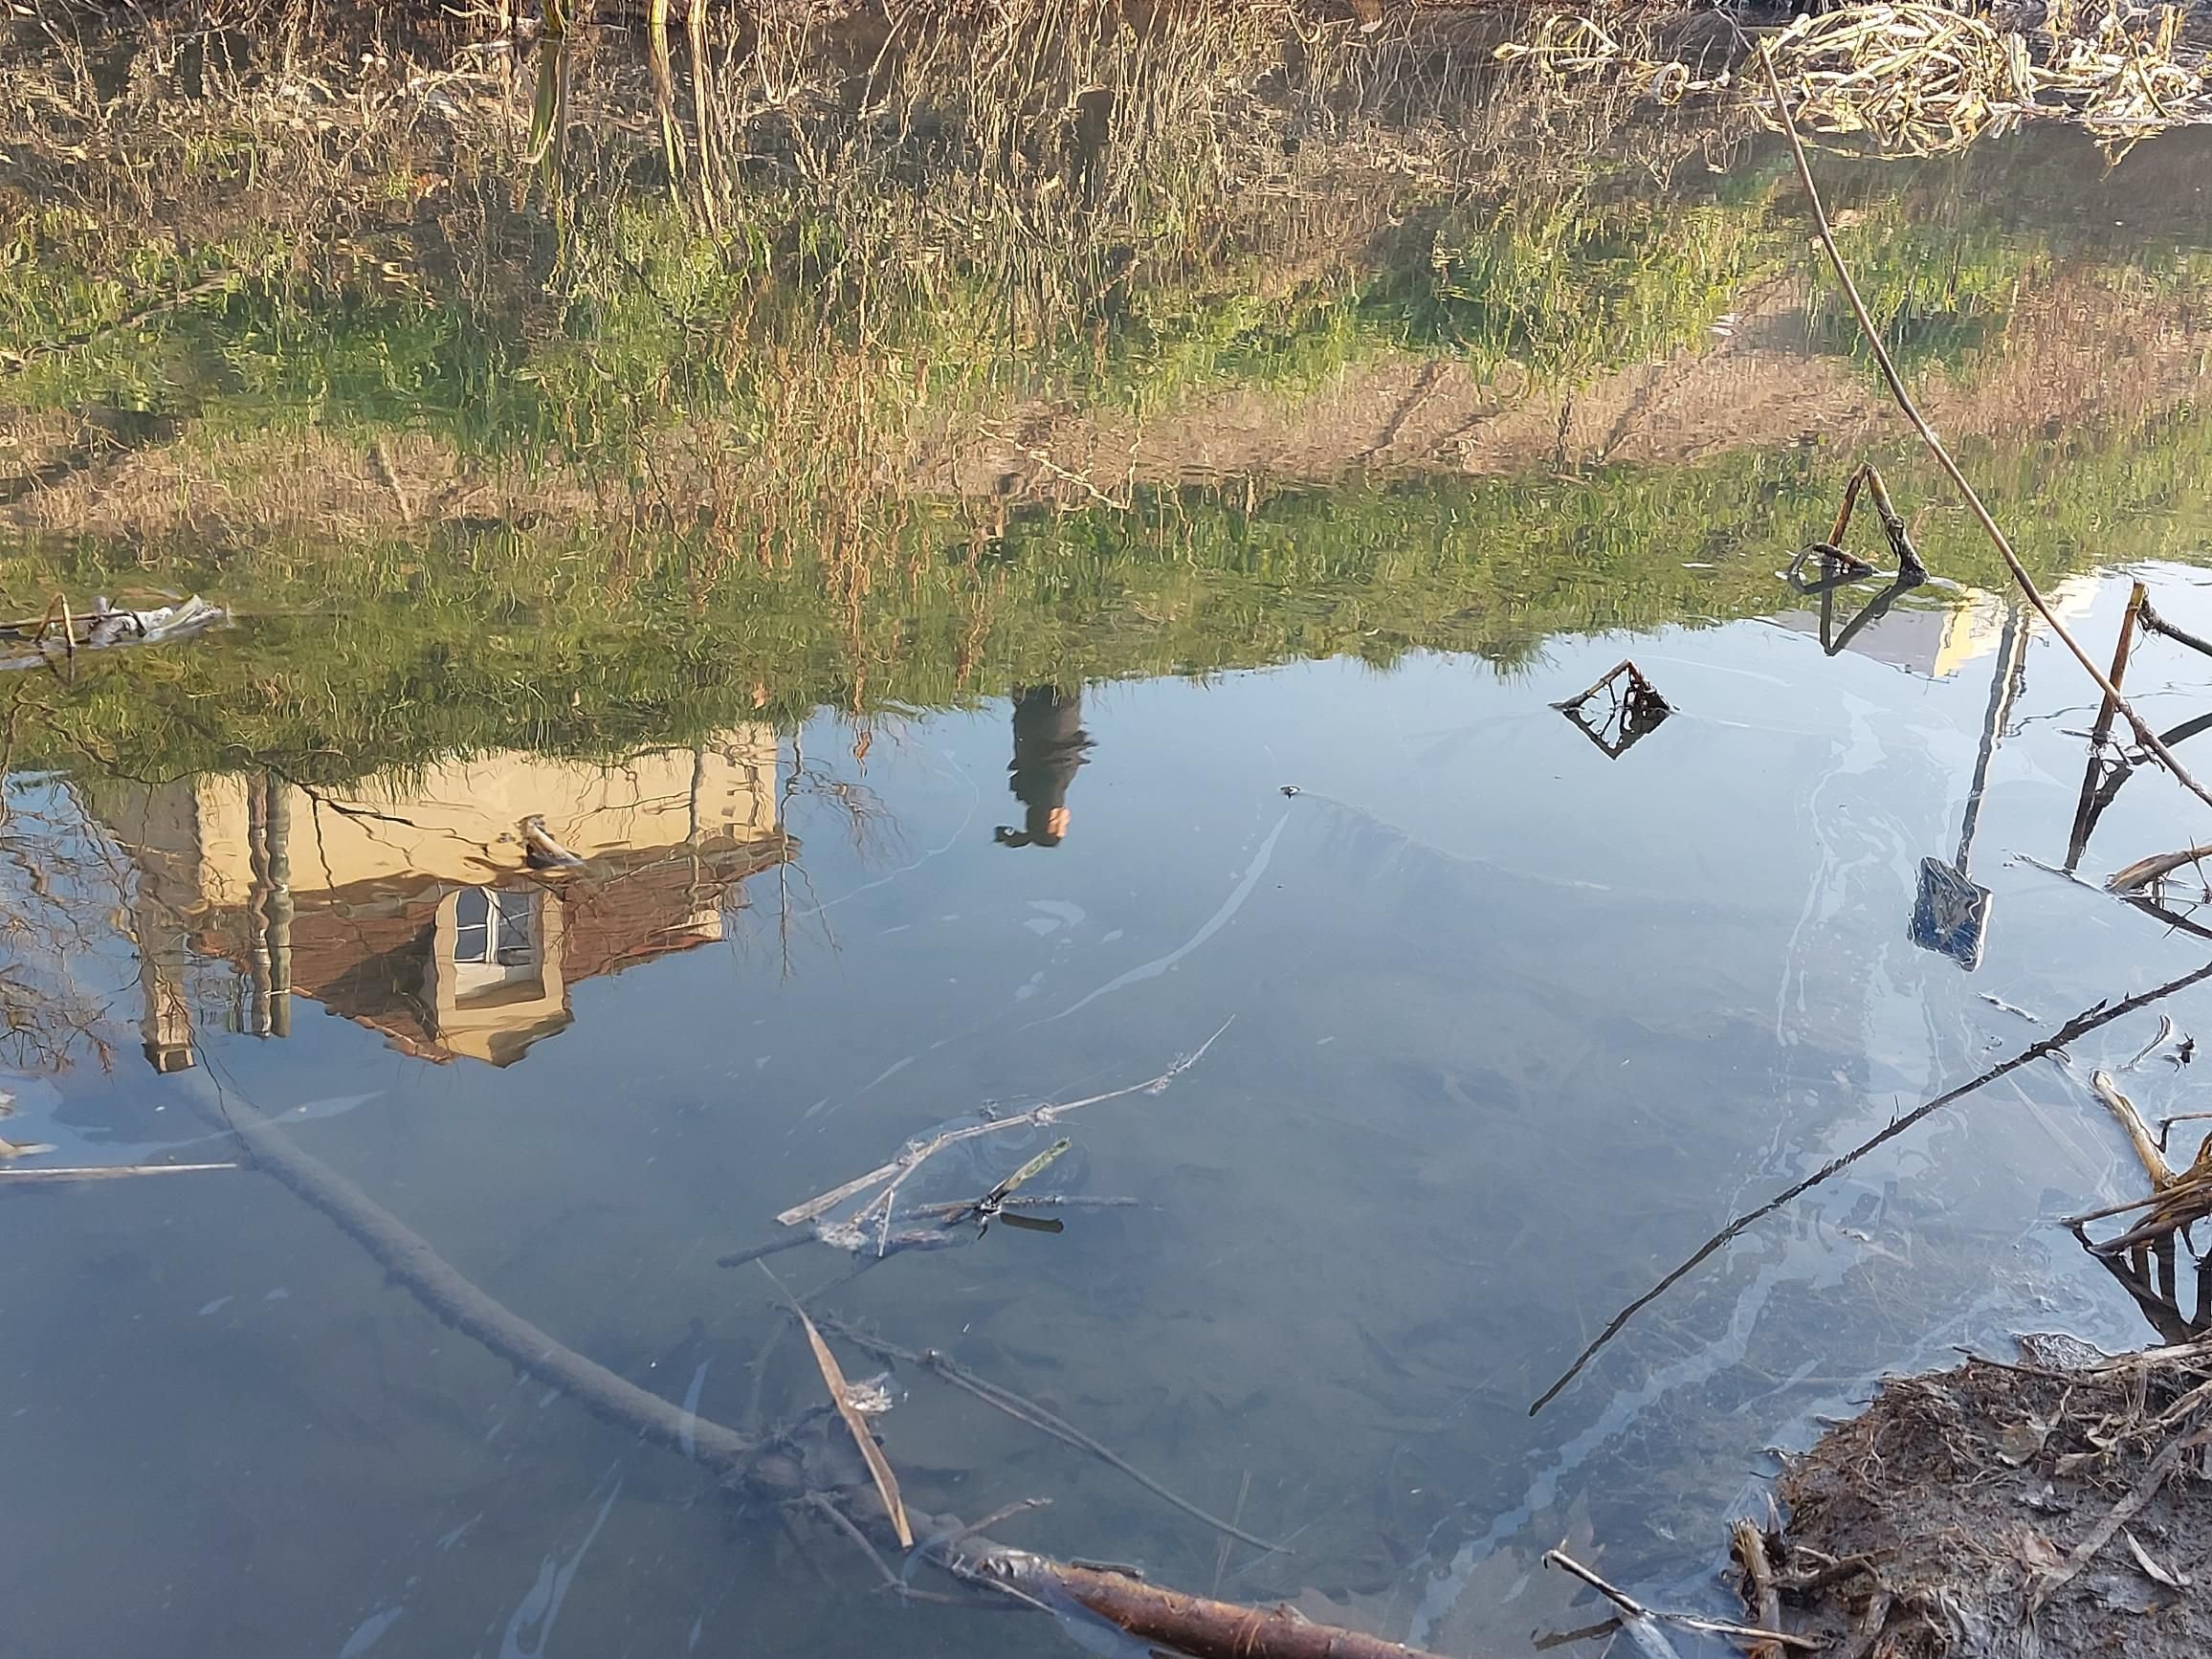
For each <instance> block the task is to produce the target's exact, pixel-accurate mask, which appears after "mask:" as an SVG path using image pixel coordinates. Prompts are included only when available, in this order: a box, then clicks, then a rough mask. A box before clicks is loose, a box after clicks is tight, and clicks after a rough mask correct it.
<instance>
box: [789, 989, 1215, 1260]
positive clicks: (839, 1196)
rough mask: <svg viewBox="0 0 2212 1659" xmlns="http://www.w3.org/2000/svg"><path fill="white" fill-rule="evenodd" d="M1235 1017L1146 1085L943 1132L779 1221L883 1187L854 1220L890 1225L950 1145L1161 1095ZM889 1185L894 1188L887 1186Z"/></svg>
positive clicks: (792, 1222) (802, 1217)
mask: <svg viewBox="0 0 2212 1659" xmlns="http://www.w3.org/2000/svg"><path fill="white" fill-rule="evenodd" d="M1234 1018H1235V1016H1234V1015H1231V1016H1230V1018H1229V1019H1228V1020H1224V1021H1222V1023H1221V1029H1220V1030H1217V1031H1215V1032H1214V1034H1213V1035H1212V1036H1210V1037H1208V1038H1206V1041H1205V1042H1203V1043H1201V1044H1199V1046H1198V1047H1197V1048H1195V1049H1193V1050H1192V1051H1190V1052H1189V1053H1187V1054H1185V1055H1183V1057H1182V1058H1181V1059H1179V1060H1177V1061H1176V1062H1175V1064H1174V1065H1172V1066H1170V1067H1168V1068H1167V1070H1166V1071H1164V1072H1162V1073H1160V1075H1159V1076H1157V1077H1147V1078H1146V1079H1145V1080H1144V1081H1143V1082H1141V1083H1130V1084H1127V1085H1125V1086H1123V1087H1122V1088H1119V1089H1109V1090H1108V1091H1107V1092H1106V1093H1105V1094H1103V1095H1086V1096H1085V1097H1084V1098H1082V1099H1080V1100H1064V1101H1059V1102H1056V1103H1049V1104H1046V1105H1043V1106H1034V1107H1031V1108H1030V1109H1029V1111H1027V1112H1017V1113H1015V1114H1014V1115H1013V1116H1012V1117H994V1118H992V1119H990V1120H989V1121H988V1122H986V1123H971V1124H968V1125H967V1126H966V1127H964V1128H961V1129H947V1130H944V1131H943V1132H941V1133H940V1134H937V1135H933V1136H931V1137H930V1138H929V1139H927V1140H920V1141H910V1142H908V1143H907V1144H906V1145H905V1146H903V1147H901V1148H900V1149H899V1153H898V1156H897V1157H896V1158H894V1159H893V1160H892V1161H890V1162H888V1163H879V1164H877V1165H876V1166H875V1167H874V1169H871V1170H870V1171H869V1172H868V1173H867V1174H866V1175H856V1176H854V1177H853V1178H852V1180H851V1181H848V1182H846V1183H844V1185H842V1186H833V1187H831V1188H830V1189H829V1191H828V1192H825V1193H822V1194H820V1195H819V1196H817V1197H814V1198H810V1199H808V1200H807V1202H806V1203H805V1204H799V1205H793V1206H791V1207H790V1208H789V1209H786V1210H785V1211H783V1212H782V1213H781V1214H779V1215H778V1216H777V1217H776V1220H777V1222H778V1223H779V1224H780V1225H781V1226H784V1227H797V1226H798V1225H799V1224H800V1223H802V1222H808V1221H812V1220H813V1219H814V1218H815V1217H816V1216H818V1215H821V1214H822V1213H823V1212H824V1211H825V1210H828V1209H831V1208H834V1207H835V1206H837V1205H840V1204H842V1203H844V1202H845V1200H847V1199H849V1198H852V1197H853V1196H854V1195H855V1194H858V1193H863V1192H867V1191H869V1189H870V1188H872V1187H882V1190H881V1191H879V1192H876V1193H875V1194H874V1197H872V1198H871V1199H870V1200H869V1201H868V1202H867V1203H866V1204H864V1205H862V1206H860V1209H859V1211H858V1213H857V1214H855V1215H854V1216H853V1218H852V1219H853V1220H854V1221H855V1222H863V1221H866V1220H869V1219H871V1218H873V1217H874V1215H875V1212H876V1210H877V1209H878V1208H880V1209H881V1210H882V1211H883V1219H884V1221H885V1222H886V1223H888V1221H889V1220H890V1215H891V1208H892V1206H893V1204H894V1203H895V1202H896V1198H897V1194H898V1188H899V1185H900V1183H903V1182H904V1181H905V1180H906V1178H907V1177H908V1176H910V1175H912V1174H913V1173H914V1172H915V1171H916V1170H917V1169H918V1168H919V1167H920V1166H921V1165H922V1164H924V1163H926V1162H927V1161H929V1160H930V1159H932V1158H935V1157H936V1156H937V1155H938V1154H939V1153H940V1152H942V1151H943V1150H944V1149H945V1148H946V1147H948V1146H953V1145H957V1144H958V1143H959V1142H961V1141H962V1140H973V1139H977V1138H978V1137H980V1136H984V1135H997V1134H999V1133H1000V1132H1001V1131H1003V1130H1007V1129H1019V1128H1022V1127H1024V1126H1026V1125H1029V1124H1049V1123H1057V1122H1058V1121H1059V1120H1060V1119H1061V1118H1063V1117H1067V1116H1068V1115H1069V1114H1070V1113H1071V1112H1079V1111H1081V1110H1082V1109H1083V1108H1084V1107H1086V1106H1097V1105H1101V1104H1103V1103H1104V1102H1105V1101H1108V1100H1119V1099H1121V1098H1122V1097H1123V1096H1125V1095H1156V1094H1158V1093H1159V1092H1160V1091H1161V1090H1162V1089H1164V1088H1166V1087H1167V1086H1168V1084H1170V1083H1172V1082H1174V1081H1175V1079H1176V1078H1178V1077H1180V1076H1182V1075H1183V1073H1185V1072H1187V1071H1189V1070H1190V1069H1191V1067H1193V1066H1195V1065H1197V1064H1198V1062H1199V1061H1200V1060H1201V1059H1203V1058H1204V1057H1205V1055H1206V1050H1208V1049H1210V1048H1212V1047H1213V1045H1214V1043H1215V1041H1216V1040H1217V1039H1219V1037H1220V1036H1221V1033H1222V1031H1226V1030H1228V1029H1229V1026H1230V1024H1231V1023H1232V1022H1233V1020H1234ZM885 1183H889V1184H888V1185H886V1184H885Z"/></svg>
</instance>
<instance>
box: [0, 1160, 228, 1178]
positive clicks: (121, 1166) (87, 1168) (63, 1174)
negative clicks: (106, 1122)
mask: <svg viewBox="0 0 2212 1659" xmlns="http://www.w3.org/2000/svg"><path fill="white" fill-rule="evenodd" d="M237 1167H238V1165H237V1164H235V1163H92V1164H79V1165H77V1166H75V1167H71V1168H65V1169H0V1182H7V1181H121V1180H122V1179H124V1178H126V1177H128V1176H133V1175H196V1174H198V1173H200V1172H201V1171H202V1170H208V1169H236V1168H237Z"/></svg>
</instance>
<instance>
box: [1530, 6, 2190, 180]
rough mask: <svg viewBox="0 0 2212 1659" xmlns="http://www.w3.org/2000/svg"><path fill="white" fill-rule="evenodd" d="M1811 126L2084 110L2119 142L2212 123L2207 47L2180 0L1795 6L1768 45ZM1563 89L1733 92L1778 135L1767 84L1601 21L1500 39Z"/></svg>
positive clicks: (1880, 139) (1909, 143) (2089, 121)
mask: <svg viewBox="0 0 2212 1659" xmlns="http://www.w3.org/2000/svg"><path fill="white" fill-rule="evenodd" d="M1766 50H1767V51H1768V52H1770V53H1771V54H1772V55H1773V59H1774V66H1775V69H1776V72H1777V74H1778V75H1779V77H1780V78H1781V86H1782V96H1783V97H1784V98H1785V99H1787V100H1789V103H1790V106H1791V109H1792V111H1793V113H1794V114H1795V117H1796V120H1797V123H1798V125H1799V127H1800V128H1801V129H1802V130H1804V131H1807V132H1817V133H1821V134H1824V135H1825V136H1827V137H1828V138H1830V139H1839V138H1840V139H1846V140H1854V139H1857V140H1865V141H1866V142H1867V143H1869V144H1871V145H1872V146H1874V147H1877V148H1880V149H1884V150H1905V151H1911V152H1913V153H1915V154H1921V155H1933V154H1939V153H1942V152H1946V151H1951V150H1957V149H1960V148H1962V147H1964V146H1965V145H1967V144H1972V143H1973V142H1974V141H1975V140H1976V139H1978V138H1982V137H1985V136H1995V135H1998V134H2001V133H2003V132H2006V131H2009V130H2011V129H2012V128H2014V127H2016V126H2018V125H2019V124H2020V123H2022V122H2025V121H2030V120H2056V121H2069V122H2075V123H2077V124H2079V125H2081V126H2083V127H2085V128H2087V129H2088V130H2089V131H2090V132H2091V133H2093V134H2095V135H2096V136H2097V137H2099V138H2101V139H2104V140H2106V141H2107V142H2108V143H2110V144H2132V143H2134V142H2135V140H2136V139H2139V138H2142V137H2144V136H2145V135H2146V134H2149V133H2153V132H2157V131H2160V130H2163V129H2165V128H2168V127H2174V126H2183V125H2191V124H2198V123H2212V57H2207V55H2206V54H2205V52H2204V51H2203V49H2202V47H2201V44H2200V45H2198V46H2195V47H2192V46H2190V45H2189V44H2188V43H2186V42H2185V41H2184V40H2183V38H2182V12H2181V10H2180V8H2179V7H2177V6H2172V5H2157V6H2153V7H2138V6H2131V5H2128V4H2126V3H2125V0H2102V4H2101V5H2100V7H2099V9H2097V10H2095V11H2083V10H2082V9H2081V8H2080V7H2079V6H2078V4H2077V0H2053V3H2052V4H2051V5H2050V7H2049V9H2048V10H2047V11H2046V13H2045V15H2044V19H2043V21H2042V23H2041V24H2040V25H2039V26H2038V27H2037V28H2036V29H2035V30H2034V31H2033V32H2032V33H2021V32H2019V31H2015V30H2003V29H1999V28H1998V27H1997V26H1995V25H1994V24H1991V23H1989V22H1988V21H1986V20H1984V19H1982V18H1980V17H1972V16H1968V15H1966V14H1965V13H1964V12H1961V11H1952V10H1951V9H1950V8H1948V7H1945V6H1939V5H1927V4H1919V3H1916V0H1894V3H1889V4H1878V5H1866V6H1850V7H1846V8H1844V9H1843V10H1841V11H1830V12H1828V13H1826V14H1825V15H1823V16H1819V17H1800V18H1798V19H1797V20H1796V21H1794V22H1793V23H1791V24H1790V25H1789V27H1788V28H1786V29H1784V30H1782V31H1781V32H1780V33H1777V34H1775V35H1773V36H1772V37H1771V38H1770V39H1769V40H1768V41H1767V43H1766ZM1496 55H1497V57H1498V58H1499V60H1500V61H1502V62H1509V63H1518V64H1522V65H1524V66H1526V67H1527V68H1529V69H1530V70H1532V71H1534V72H1535V73H1537V74H1538V75H1541V76H1543V77H1545V78H1546V79H1547V80H1549V81H1551V82H1553V83H1554V84H1555V85H1556V86H1558V87H1560V88H1562V89H1563V88H1567V87H1571V86H1574V85H1576V84H1578V83H1598V82H1602V83H1604V85H1606V86H1608V87H1611V88H1614V89H1626V91H1628V92H1629V93H1630V94H1631V95H1632V96H1636V97H1644V98H1650V99H1653V100H1657V101H1659V102H1662V103H1668V104H1672V103H1677V102H1680V101H1681V100H1684V99H1685V98H1688V97H1690V96H1691V95H1692V94H1698V93H1720V92H1728V93H1733V94H1736V96H1739V97H1741V98H1742V100H1744V101H1745V102H1746V103H1747V104H1748V105H1749V106H1750V108H1751V111H1752V113H1753V114H1754V115H1755V116H1756V117H1757V118H1758V119H1759V121H1761V122H1764V123H1765V124H1766V125H1767V126H1768V127H1770V128H1772V129H1774V130H1776V131H1780V130H1781V113H1780V111H1779V110H1777V108H1776V107H1775V104H1774V100H1773V99H1772V97H1771V96H1770V95H1769V93H1768V91H1767V88H1766V87H1765V86H1764V85H1763V84H1760V83H1759V82H1758V81H1757V80H1738V79H1737V78H1736V77H1734V76H1732V75H1730V74H1728V73H1727V72H1725V71H1724V72H1722V73H1720V74H1718V75H1716V76H1713V77H1710V78H1707V77H1701V75H1700V73H1699V71H1697V70H1694V69H1693V68H1692V66H1691V65H1690V64H1688V63H1686V62H1681V61H1673V60H1668V59H1666V58H1660V59H1658V60H1653V59H1651V58H1648V57H1646V56H1643V55H1639V54H1638V53H1637V52H1635V51H1634V50H1632V49H1630V48H1629V47H1628V46H1626V45H1624V44H1623V42H1622V41H1621V39H1620V38H1619V37H1617V36H1616V35H1615V34H1614V33H1611V32H1609V31H1608V30H1607V29H1606V28H1605V27H1604V25H1602V24H1601V23H1599V22H1598V21H1597V20H1596V19H1595V18H1591V17H1585V16H1578V15H1571V14H1568V15H1554V16H1549V17H1546V18H1544V19H1542V21H1540V22H1539V23H1538V24H1537V27H1536V29H1535V30H1534V31H1533V32H1532V33H1530V34H1529V35H1528V36H1527V37H1526V38H1525V39H1522V40H1517V41H1513V42H1510V43H1508V44H1507V45H1505V46H1501V47H1499V48H1498V49H1497V54H1496Z"/></svg>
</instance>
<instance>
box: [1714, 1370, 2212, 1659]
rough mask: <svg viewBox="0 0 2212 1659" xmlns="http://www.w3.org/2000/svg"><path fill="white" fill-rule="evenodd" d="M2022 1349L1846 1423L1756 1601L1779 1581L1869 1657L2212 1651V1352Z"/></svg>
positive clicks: (2174, 1656)
mask: <svg viewBox="0 0 2212 1659" xmlns="http://www.w3.org/2000/svg"><path fill="white" fill-rule="evenodd" d="M2021 1349H2022V1357H2021V1360H2019V1361H2018V1362H2017V1363H2011V1364H2006V1363H2000V1362H1998V1361H1995V1360H1970V1361H1969V1362H1968V1363H1966V1364H1964V1365H1961V1366H1959V1367H1958V1369H1956V1370H1952V1371H1945V1372H1941V1373H1938V1374H1935V1375H1931V1376H1919V1377H1909V1378H1899V1379H1892V1380H1891V1381H1890V1382H1888V1383H1885V1384H1884V1386H1883V1388H1882V1390H1881V1392H1880V1393H1879V1394H1878V1395H1877V1396H1876V1397H1875V1399H1874V1401H1873V1403H1872V1404H1871V1405H1869V1406H1868V1408H1867V1410H1866V1411H1865V1412H1864V1413H1863V1414H1862V1415H1860V1416H1859V1417H1857V1418H1854V1419H1852V1420H1851V1421H1849V1422H1847V1423H1843V1424H1839V1425H1837V1426H1835V1427H1832V1428H1830V1429H1829V1430H1828V1432H1827V1433H1826V1434H1825V1436H1824V1437H1823V1438H1822V1439H1821V1441H1820V1442H1819V1443H1818V1444H1817V1445H1816V1446H1815V1447H1814V1448H1813V1449H1812V1450H1811V1451H1809V1452H1807V1453H1806V1454H1805V1455H1804V1456H1803V1457H1802V1458H1800V1459H1798V1460H1797V1461H1796V1462H1795V1463H1794V1464H1793V1465H1792V1467H1791V1468H1790V1469H1789V1471H1787V1473H1785V1474H1784V1476H1783V1477H1782V1479H1781V1485H1780V1493H1781V1497H1782V1498H1783V1499H1784V1500H1785V1501H1786V1502H1787V1504H1788V1505H1789V1509H1790V1518H1789V1522H1788V1524H1787V1526H1786V1527H1784V1528H1783V1529H1781V1531H1780V1532H1779V1533H1777V1534H1770V1535H1768V1536H1767V1537H1765V1538H1764V1539H1763V1540H1761V1545H1762V1546H1763V1547H1761V1545H1752V1546H1751V1554H1752V1555H1753V1557H1754V1559H1753V1560H1752V1561H1751V1562H1750V1563H1749V1565H1750V1567H1751V1571H1750V1572H1749V1573H1748V1574H1747V1579H1748V1580H1749V1581H1750V1582H1749V1583H1748V1584H1747V1588H1746V1595H1747V1597H1750V1598H1751V1599H1753V1600H1754V1601H1755V1603H1756V1601H1757V1600H1758V1598H1759V1594H1760V1589H1759V1585H1760V1583H1761V1582H1762V1581H1763V1582H1764V1585H1765V1587H1766V1592H1767V1594H1768V1595H1769V1596H1770V1597H1771V1598H1772V1599H1771V1600H1770V1601H1769V1603H1768V1605H1769V1606H1770V1607H1771V1608H1776V1609H1778V1610H1779V1609H1780V1608H1783V1607H1786V1608H1788V1609H1789V1611H1788V1612H1786V1613H1785V1614H1783V1615H1782V1625H1781V1628H1785V1629H1787V1630H1789V1631H1791V1632H1794V1633H1796V1634H1799V1635H1802V1636H1803V1637H1805V1638H1808V1639H1809V1643H1810V1644H1812V1645H1817V1646H1819V1648H1820V1650H1822V1651H1832V1652H1836V1653H1839V1654H1846V1655H1849V1656H1851V1659H1869V1656H1882V1659H1953V1656H1961V1659H1980V1656H1981V1655H1989V1656H1991V1659H1996V1656H1998V1655H2003V1656H2004V1659H2020V1656H2022V1655H2026V1654H2035V1653H2039V1652H2040V1653H2046V1654H2051V1655H2058V1654H2077V1653H2078V1654H2088V1653H2095V1654H2099V1655H2110V1656H2112V1659H2182V1656H2183V1655H2191V1656H2194V1655H2200V1654H2203V1653H2207V1652H2212V1591H2208V1590H2207V1588H2206V1587H2205V1586H2204V1585H2203V1583H2202V1582H2201V1579H2202V1575H2203V1572H2204V1568H2205V1563H2206V1562H2207V1560H2212V1503H2208V1502H2207V1501H2206V1498H2207V1488H2206V1478H2207V1471H2206V1469H2205V1463H2204V1448H2205V1446H2206V1444H2207V1443H2208V1442H2212V1344H2208V1343H2201V1342H2199V1343H2191V1344H2188V1345H2186V1346H2181V1347H2172V1348H2159V1349H2154V1350H2150V1351H2148V1352H2144V1353H2138V1354H2128V1355H2121V1356H2116V1357H2114V1356H2108V1355H2105V1354H2102V1353H2100V1352H2098V1351H2097V1350H2095V1349H2093V1348H2090V1347H2089V1346H2088V1345H2087V1344H2085V1343H2082V1342H2079V1341H2076V1340H2074V1339H2073V1338H2050V1337H2029V1338H2022V1341H2021ZM1759 1622H1760V1623H1761V1624H1762V1625H1765V1624H1768V1622H1767V1621H1766V1620H1763V1619H1762V1620H1760V1621H1759ZM1768 1627H1770V1628H1772V1627H1775V1626H1771V1625H1769V1626H1768Z"/></svg>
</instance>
